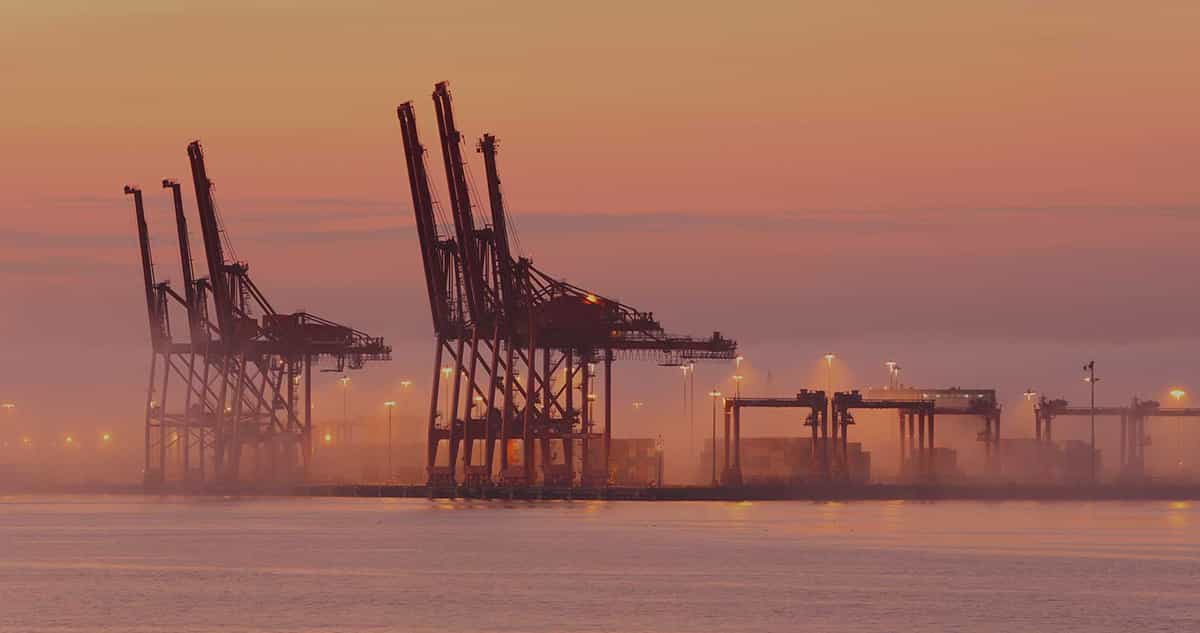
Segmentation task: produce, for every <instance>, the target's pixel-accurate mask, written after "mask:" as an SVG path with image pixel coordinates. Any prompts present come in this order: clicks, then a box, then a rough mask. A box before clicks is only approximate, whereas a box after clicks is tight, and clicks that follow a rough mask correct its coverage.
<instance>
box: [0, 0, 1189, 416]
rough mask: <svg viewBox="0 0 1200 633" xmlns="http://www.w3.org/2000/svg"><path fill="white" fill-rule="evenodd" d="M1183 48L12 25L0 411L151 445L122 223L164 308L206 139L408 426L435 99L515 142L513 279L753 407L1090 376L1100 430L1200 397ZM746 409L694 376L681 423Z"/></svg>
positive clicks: (743, 13)
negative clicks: (641, 335)
mask: <svg viewBox="0 0 1200 633" xmlns="http://www.w3.org/2000/svg"><path fill="white" fill-rule="evenodd" d="M1197 32H1200V5H1197V4H1196V3H1194V2H1181V1H1173V0H1162V1H1160V2H1155V3H1152V4H1147V3H1133V2H1111V1H1104V0H1093V1H1090V2H1083V1H1074V0H1054V1H1049V2H1047V1H1045V0H1042V1H1033V0H1028V1H1022V0H1012V1H1009V2H992V3H963V2H955V1H950V0H945V1H935V0H915V1H912V2H905V3H896V2H884V1H874V2H869V1H864V0H848V1H846V2H838V3H828V2H754V1H747V2H738V3H697V2H653V3H647V2H605V3H589V4H586V5H582V4H579V3H552V2H474V1H463V2H454V3H435V2H426V3H391V2H378V3H374V2H355V1H349V2H337V3H332V2H329V3H316V2H220V1H215V2H204V3H199V2H170V1H142V0H110V1H108V2H105V3H93V2H83V1H55V0H42V1H37V2H33V1H29V2H25V1H14V0H0V86H3V108H2V110H0V111H2V112H3V117H2V118H0V210H2V212H0V358H3V360H4V362H2V363H0V400H6V401H11V402H16V403H18V405H19V406H18V410H19V411H20V414H19V415H21V416H23V418H22V419H23V420H24V421H25V422H24V423H26V424H30V423H34V424H41V425H45V426H46V427H47V428H53V429H63V428H68V427H70V428H97V427H99V426H104V427H105V428H108V427H112V428H117V429H121V430H122V431H126V430H127V432H129V433H134V434H136V433H138V429H139V424H140V421H139V416H140V406H141V401H142V396H141V395H139V394H140V393H143V392H144V389H145V385H144V380H145V374H146V369H147V365H148V357H149V351H148V343H147V332H146V327H145V314H144V310H143V305H144V304H142V303H141V298H140V293H141V292H142V289H141V285H140V284H141V280H140V276H139V275H140V273H139V269H138V266H139V263H138V255H137V250H136V238H135V233H134V224H133V213H132V210H131V209H130V205H129V202H128V200H127V199H126V198H125V196H123V195H122V194H121V187H122V185H124V184H126V183H130V184H138V183H140V184H141V185H143V186H144V188H145V189H146V191H147V204H148V206H149V213H150V228H151V231H152V232H153V234H154V247H155V249H156V250H155V256H156V266H157V269H158V274H159V277H160V278H168V279H172V280H177V279H178V274H177V273H176V270H177V254H176V251H175V243H174V240H173V239H172V237H171V236H172V231H173V226H172V224H171V221H170V216H169V213H170V210H169V200H168V198H167V196H166V195H165V194H164V193H163V192H161V191H160V190H159V189H158V187H157V185H156V184H155V183H157V182H158V181H159V180H160V179H161V178H164V177H174V178H179V179H181V180H183V181H185V182H187V180H188V178H187V176H188V172H187V169H188V165H187V158H186V153H185V147H186V144H187V142H188V141H190V140H192V139H196V138H198V139H201V141H202V142H203V143H204V146H205V149H206V154H207V157H208V162H209V170H210V174H211V176H212V178H213V180H214V181H215V183H216V195H217V197H218V200H219V202H220V205H221V211H222V214H223V217H224V221H225V223H226V228H227V230H228V232H229V235H230V237H231V239H232V241H233V243H234V245H235V247H236V249H237V255H238V256H239V257H240V258H241V259H243V260H246V261H247V262H249V263H250V265H251V271H252V276H253V277H254V278H255V280H256V281H257V283H258V285H259V286H260V287H262V288H263V289H264V290H265V291H266V292H267V293H268V296H269V297H270V298H271V300H272V302H273V303H275V304H276V307H277V308H278V309H280V310H294V309H306V310H309V311H311V312H314V313H317V314H321V315H324V316H327V317H329V318H332V319H334V320H337V321H341V322H345V323H348V324H351V325H354V326H355V327H357V328H359V329H363V330H366V331H368V332H371V333H377V334H379V335H382V336H385V337H386V338H387V339H388V341H389V342H390V343H391V344H392V345H393V346H394V348H395V352H394V360H393V361H392V362H390V363H388V364H384V365H377V366H372V367H370V368H369V370H368V371H365V372H362V373H361V374H356V375H355V377H354V380H355V383H354V384H355V387H354V394H355V395H354V400H353V404H352V408H354V409H355V412H356V413H357V414H360V415H367V416H375V415H382V408H381V407H380V406H376V404H375V403H377V402H378V403H381V402H382V401H383V400H385V399H390V398H392V397H394V394H395V393H396V391H397V390H398V384H399V381H400V380H403V379H412V380H414V383H415V384H414V394H412V395H411V398H412V401H413V404H412V405H411V409H410V411H409V412H408V415H409V416H410V417H413V418H414V422H413V423H414V424H416V422H415V416H416V415H417V410H418V409H420V405H419V404H417V403H418V401H420V400H422V399H423V398H425V397H426V396H425V393H426V391H425V390H426V389H427V386H428V382H429V376H428V375H427V374H430V373H431V369H432V367H431V358H430V357H431V353H432V351H433V339H432V332H431V326H430V322H429V314H428V306H427V305H426V300H425V296H424V290H423V289H422V283H423V281H422V279H421V275H422V273H421V269H420V261H419V257H418V251H417V244H416V240H415V236H414V233H413V228H412V216H411V206H410V198H409V193H408V191H407V183H406V180H405V173H404V163H403V155H402V147H401V143H400V138H399V134H398V125H397V123H396V118H395V107H396V105H397V104H399V103H401V102H403V101H407V100H412V101H414V103H415V104H416V108H417V116H418V120H419V123H420V124H421V131H422V134H423V138H424V140H425V143H426V145H427V146H428V147H429V148H430V149H431V150H432V151H436V146H435V143H434V133H433V131H434V119H433V111H432V107H431V101H430V93H431V90H432V86H433V84H434V82H436V81H441V80H449V81H450V82H451V90H452V91H453V94H454V97H455V106H456V114H457V116H458V119H459V121H460V127H461V128H462V129H463V131H464V132H465V133H466V134H467V136H468V138H470V139H474V138H476V137H478V136H479V135H481V134H482V133H483V132H492V133H495V134H496V135H497V136H498V137H499V138H500V140H501V155H500V161H501V164H500V169H501V175H502V178H503V181H504V187H505V194H506V196H507V200H508V206H509V209H510V211H511V214H512V217H513V222H514V224H515V225H516V229H517V231H518V233H519V236H520V247H521V251H522V253H524V254H525V255H529V256H532V257H533V258H534V260H535V261H536V262H537V263H538V265H539V267H541V268H543V269H544V270H548V271H551V272H552V273H553V274H555V275H558V276H561V277H564V278H566V279H568V280H570V281H572V282H573V283H576V284H579V285H583V286H586V287H589V288H594V289H595V290H597V291H599V292H601V293H602V294H605V295H608V296H612V297H614V298H617V299H620V300H622V301H624V302H626V303H629V304H632V305H634V306H636V307H638V308H640V309H643V310H651V311H653V312H655V314H656V315H657V316H658V317H659V318H660V320H662V321H663V322H664V324H666V325H667V327H668V328H669V329H670V330H672V331H676V332H686V333H693V334H699V335H706V334H708V333H710V332H712V331H713V330H720V331H721V332H722V333H724V334H727V335H729V336H731V337H733V338H735V339H737V340H738V341H739V343H740V344H741V349H742V352H743V354H745V356H746V357H747V363H748V367H749V370H748V371H749V372H750V373H749V377H748V379H747V383H746V390H747V391H753V392H756V393H783V394H786V393H792V392H794V391H795V390H797V389H799V388H801V387H804V386H821V384H820V383H821V382H822V381H823V380H824V379H825V377H824V376H823V374H822V370H821V369H820V365H819V358H820V356H821V355H823V354H824V353H826V352H827V351H834V352H836V353H837V354H838V356H839V363H838V368H837V370H836V376H835V377H834V382H836V383H837V386H840V387H849V386H860V385H869V384H880V383H883V382H885V381H886V379H887V378H886V370H885V369H884V368H883V362H884V361H885V360H889V359H895V360H897V361H898V362H900V364H901V366H902V367H903V379H904V380H905V382H909V383H912V384H919V385H924V386H950V385H961V386H975V387H996V388H998V389H1000V390H1001V395H1002V397H1003V399H1004V401H1005V403H1006V406H1007V407H1008V410H1009V411H1010V412H1011V416H1012V418H1013V422H1012V423H1011V424H1007V425H1006V427H1005V430H1006V432H1008V431H1011V432H1012V433H1013V434H1015V435H1021V434H1024V435H1032V423H1031V421H1030V420H1029V419H1028V415H1027V412H1023V411H1024V410H1023V409H1022V406H1023V405H1022V402H1023V398H1021V395H1020V394H1021V392H1023V391H1024V390H1026V389H1029V388H1033V389H1035V390H1038V391H1040V392H1044V393H1048V394H1051V395H1055V396H1059V395H1061V396H1063V397H1066V398H1068V399H1073V400H1082V399H1083V398H1085V397H1086V391H1085V389H1086V385H1083V383H1082V382H1081V381H1080V376H1081V374H1080V371H1079V368H1080V366H1081V365H1082V364H1083V363H1084V362H1086V361H1088V360H1091V359H1095V360H1096V362H1097V368H1098V372H1099V373H1101V375H1102V380H1103V382H1102V383H1100V391H1101V393H1100V395H1099V396H1098V399H1100V400H1102V401H1108V402H1112V403H1123V402H1125V401H1127V400H1128V398H1130V397H1131V396H1133V395H1134V394H1138V395H1141V396H1143V397H1161V396H1162V394H1163V393H1164V392H1165V391H1166V390H1167V389H1168V388H1170V387H1173V386H1182V387H1183V388H1185V389H1195V391H1196V393H1197V394H1198V397H1200V375H1198V374H1197V369H1198V367H1197V361H1196V359H1197V358H1198V357H1200V354H1198V353H1200V337H1197V335H1196V323H1197V316H1198V313H1200V293H1198V292H1197V291H1198V290H1200V288H1198V286H1200V281H1198V278H1197V275H1196V274H1195V270H1196V267H1197V264H1198V263H1200V255H1197V254H1196V249H1195V240H1196V238H1197V236H1198V235H1200V231H1198V229H1200V206H1198V205H1200V178H1197V177H1196V175H1195V166H1196V165H1197V164H1198V163H1200V160H1198V159H1200V124H1198V123H1197V119H1196V116H1195V113H1196V112H1197V111H1200V83H1198V82H1197V81H1196V70H1197V66H1196V61H1195V60H1196V59H1200V38H1196V37H1195V35H1196V33H1197ZM468 159H469V160H472V161H474V164H473V166H472V167H473V169H474V171H475V173H476V176H477V178H479V177H480V176H482V167H481V164H480V163H479V161H478V160H476V159H477V157H476V156H474V154H473V153H469V155H468ZM431 164H432V165H433V169H434V172H433V177H434V179H435V182H436V183H437V184H438V187H439V189H440V190H441V191H442V197H443V199H444V198H445V195H444V192H445V186H444V180H442V174H441V171H440V168H438V163H437V162H436V161H431ZM480 182H482V181H481V180H480ZM187 191H188V198H187V202H188V205H189V213H192V214H193V215H192V217H193V229H195V226H196V225H195V220H194V217H195V216H194V203H193V202H192V198H191V197H190V186H189V187H187ZM194 237H195V236H194ZM618 369H619V373H618V379H617V387H616V388H617V392H616V393H617V398H616V399H617V401H618V402H619V403H623V402H632V401H633V400H635V399H636V400H642V401H645V402H647V407H646V409H647V410H649V411H650V412H649V413H644V414H642V415H645V416H650V417H651V419H650V420H642V421H638V422H636V424H628V425H626V426H624V428H622V424H621V422H620V420H618V424H617V429H618V431H617V432H618V434H619V435H626V436H637V435H645V434H647V433H654V432H659V433H664V434H666V435H667V436H668V438H674V439H676V440H678V439H679V438H680V437H683V436H682V435H680V434H681V433H683V432H684V431H683V430H682V428H683V427H682V425H683V424H684V420H683V418H682V417H681V415H680V413H679V410H680V404H679V395H678V394H679V391H678V382H677V381H678V376H677V375H675V374H673V373H671V372H669V371H667V370H664V369H662V368H658V367H655V366H654V365H653V364H649V365H645V364H642V365H639V364H636V363H633V362H625V363H623V364H622V366H621V367H619V368H618ZM731 373H732V372H731V369H730V367H728V366H727V365H724V364H720V365H708V366H705V367H702V368H701V369H700V370H699V371H698V373H697V380H698V381H700V382H702V383H705V384H703V385H701V386H698V388H697V392H699V393H704V392H707V390H708V389H709V388H710V385H713V386H717V387H719V388H729V384H728V383H729V381H728V376H729V375H731ZM326 377H328V375H327V376H326ZM332 380H333V379H332V378H329V380H328V383H329V384H324V385H321V386H320V387H319V388H318V396H317V398H318V405H317V406H318V415H320V410H321V408H322V406H323V404H324V402H325V399H326V398H335V397H336V395H337V394H336V386H335V385H334V384H333V383H332ZM722 385H724V387H721V386H722ZM703 405H704V403H701V405H700V406H699V407H698V411H699V415H700V416H701V417H702V418H703V413H704V412H705V411H706V410H707V408H706V407H705V406H703ZM618 410H619V411H621V410H622V409H620V408H619V409H618ZM619 415H620V414H619ZM631 415H632V414H631ZM1022 416H1023V417H1022ZM779 424H781V425H783V426H779V427H777V428H775V429H773V430H771V432H775V431H778V430H779V429H781V428H785V427H786V425H787V424H789V423H787V422H781V423H779ZM414 428H415V427H414ZM789 428H790V427H789Z"/></svg>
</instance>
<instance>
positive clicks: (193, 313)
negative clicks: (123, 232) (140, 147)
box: [162, 178, 200, 338]
mask: <svg viewBox="0 0 1200 633" xmlns="http://www.w3.org/2000/svg"><path fill="white" fill-rule="evenodd" d="M162 186H163V189H170V190H171V200H172V202H173V203H174V206H175V228H176V231H177V232H178V235H179V262H180V265H181V267H182V270H183V296H184V302H185V303H186V304H187V313H188V325H189V326H190V328H191V333H192V335H193V338H195V335H196V334H197V333H198V331H199V329H200V317H199V311H198V310H197V306H196V275H195V271H194V270H193V268H192V246H191V244H190V242H189V240H188V227H187V217H186V216H185V215H184V213H183V190H182V187H181V186H180V185H179V182H178V181H176V180H171V179H169V178H164V179H163V181H162Z"/></svg>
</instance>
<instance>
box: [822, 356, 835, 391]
mask: <svg viewBox="0 0 1200 633" xmlns="http://www.w3.org/2000/svg"><path fill="white" fill-rule="evenodd" d="M835 358H837V356H835V355H834V353H833V352H829V353H827V354H825V392H826V393H828V394H830V395H832V394H833V359H835Z"/></svg>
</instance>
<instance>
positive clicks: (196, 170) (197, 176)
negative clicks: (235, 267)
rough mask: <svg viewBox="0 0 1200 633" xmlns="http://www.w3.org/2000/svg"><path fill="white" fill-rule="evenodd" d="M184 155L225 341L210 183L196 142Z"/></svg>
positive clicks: (229, 310) (227, 325) (229, 327)
mask: <svg viewBox="0 0 1200 633" xmlns="http://www.w3.org/2000/svg"><path fill="white" fill-rule="evenodd" d="M187 152H188V160H189V161H190V163H191V167H192V183H193V186H194V187H195V190H196V207H197V210H198V211H199V213H200V231H201V235H202V237H203V238H204V254H205V256H206V259H207V260H208V280H209V283H210V284H211V285H212V291H213V292H212V294H213V303H214V304H215V305H216V309H217V327H218V329H219V330H220V332H221V339H222V340H224V341H229V340H231V339H232V338H233V332H234V324H233V297H232V295H231V294H230V289H229V280H228V278H227V277H226V275H225V268H226V266H225V253H224V251H223V250H222V248H221V229H220V227H219V226H218V224H217V214H216V211H215V209H214V207H213V200H212V181H210V180H209V179H208V170H207V168H206V167H205V165H204V151H203V149H201V147H200V141H192V142H191V143H188V147H187Z"/></svg>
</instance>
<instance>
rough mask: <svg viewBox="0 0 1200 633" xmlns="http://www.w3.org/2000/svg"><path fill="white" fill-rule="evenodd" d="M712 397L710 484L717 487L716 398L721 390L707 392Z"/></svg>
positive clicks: (719, 395)
mask: <svg viewBox="0 0 1200 633" xmlns="http://www.w3.org/2000/svg"><path fill="white" fill-rule="evenodd" d="M708 395H709V397H711V398H712V485H713V488H716V487H717V398H720V397H721V392H720V391H717V389H716V387H713V390H712V391H710V392H708Z"/></svg>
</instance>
